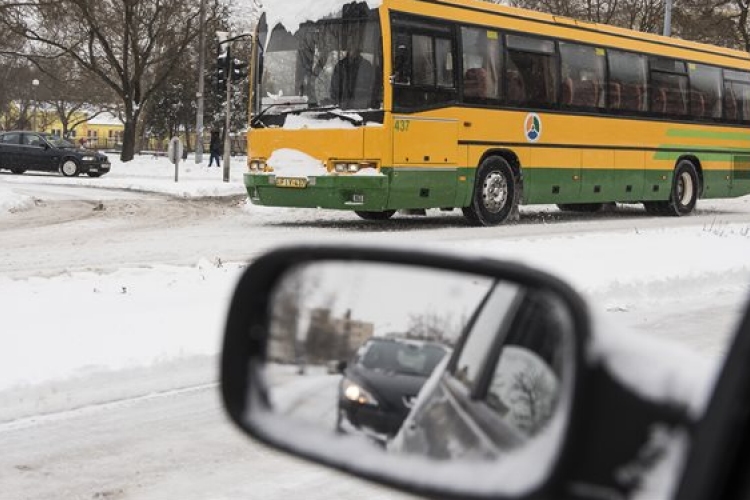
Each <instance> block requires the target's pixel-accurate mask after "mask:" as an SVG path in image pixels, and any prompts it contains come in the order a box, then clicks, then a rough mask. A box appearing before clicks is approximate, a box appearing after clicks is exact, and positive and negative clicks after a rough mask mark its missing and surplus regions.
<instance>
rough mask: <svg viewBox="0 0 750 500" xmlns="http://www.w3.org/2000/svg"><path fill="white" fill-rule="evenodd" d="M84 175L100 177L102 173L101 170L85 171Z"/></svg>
mask: <svg viewBox="0 0 750 500" xmlns="http://www.w3.org/2000/svg"><path fill="white" fill-rule="evenodd" d="M86 175H88V176H89V177H101V176H102V173H101V172H86Z"/></svg>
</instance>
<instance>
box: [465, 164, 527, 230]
mask: <svg viewBox="0 0 750 500" xmlns="http://www.w3.org/2000/svg"><path fill="white" fill-rule="evenodd" d="M516 189H517V187H516V179H515V176H514V175H513V171H512V170H511V168H510V165H509V164H508V162H507V161H506V160H505V158H502V157H500V156H490V157H489V158H487V159H485V160H484V161H483V162H482V164H481V165H480V166H479V169H478V170H477V179H476V183H475V184H474V194H473V196H472V200H471V205H469V206H468V207H465V208H463V212H464V216H466V218H467V219H468V220H469V222H471V223H472V224H474V225H477V226H496V225H498V224H501V223H503V222H505V221H506V220H507V219H508V217H509V216H510V214H511V213H512V211H513V207H514V205H515V204H516V203H518V200H517V199H516Z"/></svg>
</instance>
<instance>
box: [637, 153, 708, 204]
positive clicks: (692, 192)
mask: <svg viewBox="0 0 750 500" xmlns="http://www.w3.org/2000/svg"><path fill="white" fill-rule="evenodd" d="M699 192H700V181H699V180H698V172H697V171H696V170H695V165H693V162H691V161H690V160H680V162H679V163H678V164H677V168H675V171H674V179H673V181H672V190H671V192H670V194H669V200H668V201H650V202H644V203H643V206H644V207H645V208H646V212H648V213H650V214H657V215H671V216H673V217H680V216H682V215H688V214H689V213H691V212H692V211H693V209H694V208H695V204H696V203H697V202H698V193H699Z"/></svg>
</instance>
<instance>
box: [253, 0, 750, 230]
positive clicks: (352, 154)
mask: <svg viewBox="0 0 750 500" xmlns="http://www.w3.org/2000/svg"><path fill="white" fill-rule="evenodd" d="M329 3H330V2H329ZM266 19H268V20H269V21H268V22H266ZM274 19H278V16H275V17H274V16H271V15H269V16H268V17H267V18H262V19H261V23H260V25H259V32H258V37H257V40H258V43H257V44H256V50H254V59H255V61H254V68H255V70H254V77H253V80H254V84H253V92H252V93H251V95H252V98H251V99H252V103H251V127H252V130H251V132H250V133H249V134H248V151H249V157H248V172H247V173H246V174H245V176H244V181H245V185H246V188H247V192H248V196H249V198H250V200H251V201H252V203H254V204H258V205H267V206H280V207H281V206H283V207H320V208H328V209H342V210H354V211H355V212H356V213H357V214H358V215H359V216H361V217H362V218H365V219H375V220H378V219H387V218H389V217H390V216H392V215H393V214H394V213H395V212H396V211H397V210H402V209H405V210H424V209H446V210H452V209H457V208H460V209H461V210H463V213H464V214H465V216H466V217H467V219H468V220H469V221H471V222H472V223H474V224H478V225H496V224H500V223H502V222H504V221H506V220H507V219H508V218H509V217H512V216H513V215H514V214H515V213H517V207H518V205H519V204H556V205H558V206H559V207H560V208H561V209H563V210H572V211H597V210H598V209H600V208H601V207H602V206H604V204H607V203H612V202H620V203H642V204H643V205H644V206H645V208H646V210H647V211H649V212H652V213H656V214H664V215H675V216H679V215H684V214H689V213H690V212H692V211H693V209H694V207H695V204H696V201H697V200H698V199H699V198H726V197H736V196H742V195H745V194H748V193H750V55H748V54H747V53H745V52H740V51H736V50H731V49H726V48H721V47H715V46H711V45H705V44H699V43H692V42H688V41H684V40H679V39H675V38H666V37H662V36H658V35H653V34H646V33H639V32H636V31H631V30H626V29H620V28H615V27H611V26H605V25H600V24H590V23H585V22H580V21H576V20H573V19H569V18H564V17H558V16H553V15H548V14H542V13H537V12H533V11H528V10H523V9H516V8H509V7H505V6H499V5H493V4H489V3H486V2H480V1H474V0H382V1H379V2H378V1H373V0H369V1H368V2H353V3H349V4H344V2H342V7H341V8H340V9H339V11H338V12H334V13H327V14H326V15H325V16H323V17H322V18H321V19H318V20H316V21H308V22H305V23H303V24H301V25H300V26H299V27H297V26H294V27H292V30H293V31H291V32H290V31H288V30H287V29H286V28H285V27H284V26H283V25H282V24H278V23H275V25H274V26H268V24H269V23H271V22H273V21H272V20H274Z"/></svg>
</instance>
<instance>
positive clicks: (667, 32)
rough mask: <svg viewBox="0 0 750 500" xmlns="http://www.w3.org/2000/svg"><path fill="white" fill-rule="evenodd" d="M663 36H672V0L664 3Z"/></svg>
mask: <svg viewBox="0 0 750 500" xmlns="http://www.w3.org/2000/svg"><path fill="white" fill-rule="evenodd" d="M664 36H672V0H666V4H665V5H664Z"/></svg>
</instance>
